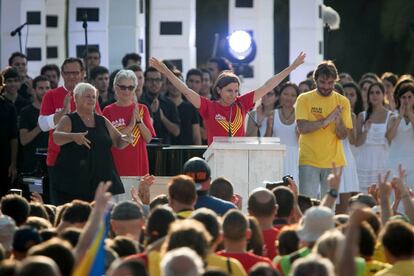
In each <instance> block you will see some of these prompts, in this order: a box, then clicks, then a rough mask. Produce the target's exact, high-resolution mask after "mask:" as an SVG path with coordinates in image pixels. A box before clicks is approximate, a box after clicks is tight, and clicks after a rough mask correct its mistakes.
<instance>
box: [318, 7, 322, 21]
mask: <svg viewBox="0 0 414 276" xmlns="http://www.w3.org/2000/svg"><path fill="white" fill-rule="evenodd" d="M318 13H319V18H322V5H319V7H318Z"/></svg>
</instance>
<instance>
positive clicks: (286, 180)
mask: <svg viewBox="0 0 414 276" xmlns="http://www.w3.org/2000/svg"><path fill="white" fill-rule="evenodd" d="M289 178H290V179H292V180H293V176H291V175H289V174H288V175H285V176H284V177H282V181H276V182H270V181H264V184H265V186H266V189H268V190H273V189H274V188H277V187H280V186H285V187H287V186H289Z"/></svg>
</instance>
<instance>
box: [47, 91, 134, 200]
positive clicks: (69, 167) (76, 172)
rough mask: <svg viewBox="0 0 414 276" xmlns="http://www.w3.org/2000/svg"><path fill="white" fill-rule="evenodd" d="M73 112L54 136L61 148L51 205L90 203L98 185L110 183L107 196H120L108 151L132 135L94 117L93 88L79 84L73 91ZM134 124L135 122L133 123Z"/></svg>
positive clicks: (120, 144)
mask: <svg viewBox="0 0 414 276" xmlns="http://www.w3.org/2000/svg"><path fill="white" fill-rule="evenodd" d="M73 93H74V96H75V105H76V110H75V111H74V112H73V113H69V114H67V115H65V116H63V117H62V119H61V120H60V122H59V124H58V125H57V127H56V130H55V132H54V133H53V139H54V142H55V143H56V144H57V145H59V146H61V151H60V154H59V156H58V158H57V160H56V164H55V172H56V174H55V176H56V179H59V180H58V181H56V183H54V184H55V187H53V189H52V191H53V193H54V194H53V195H52V198H54V201H56V202H53V203H54V204H63V203H66V202H69V201H71V200H73V199H82V200H87V201H92V200H93V198H94V193H95V190H96V188H97V186H98V184H99V182H101V181H107V180H110V181H112V186H111V189H110V192H111V193H112V194H120V193H123V192H124V188H123V185H122V182H121V179H120V178H119V175H118V174H117V172H116V169H115V166H114V162H113V160H112V153H111V147H112V145H113V146H115V147H117V148H124V147H126V146H127V145H128V144H129V143H130V141H131V140H132V139H131V136H130V135H131V134H130V133H129V134H127V135H124V134H122V133H120V132H119V131H118V130H117V129H116V128H115V127H114V126H112V124H111V122H109V121H108V120H107V119H106V118H105V117H103V116H100V115H97V114H96V113H95V112H94V110H95V105H96V99H97V95H96V88H95V87H93V86H92V85H91V84H88V83H79V84H78V85H76V87H75V89H74V91H73ZM134 123H135V122H134Z"/></svg>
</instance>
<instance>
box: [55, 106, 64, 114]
mask: <svg viewBox="0 0 414 276" xmlns="http://www.w3.org/2000/svg"><path fill="white" fill-rule="evenodd" d="M62 110H63V107H59V108H56V109H55V113H57V112H60V111H62Z"/></svg>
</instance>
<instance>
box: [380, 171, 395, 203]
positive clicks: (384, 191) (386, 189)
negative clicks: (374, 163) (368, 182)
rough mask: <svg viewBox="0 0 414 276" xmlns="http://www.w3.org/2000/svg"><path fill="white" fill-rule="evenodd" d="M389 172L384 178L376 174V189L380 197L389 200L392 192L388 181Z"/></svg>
mask: <svg viewBox="0 0 414 276" xmlns="http://www.w3.org/2000/svg"><path fill="white" fill-rule="evenodd" d="M390 173H391V172H390V171H387V173H386V174H385V176H384V177H382V175H381V174H378V189H379V194H380V197H382V198H389V197H390V195H391V191H392V186H391V183H390V182H389V181H388V178H389V176H390Z"/></svg>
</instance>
